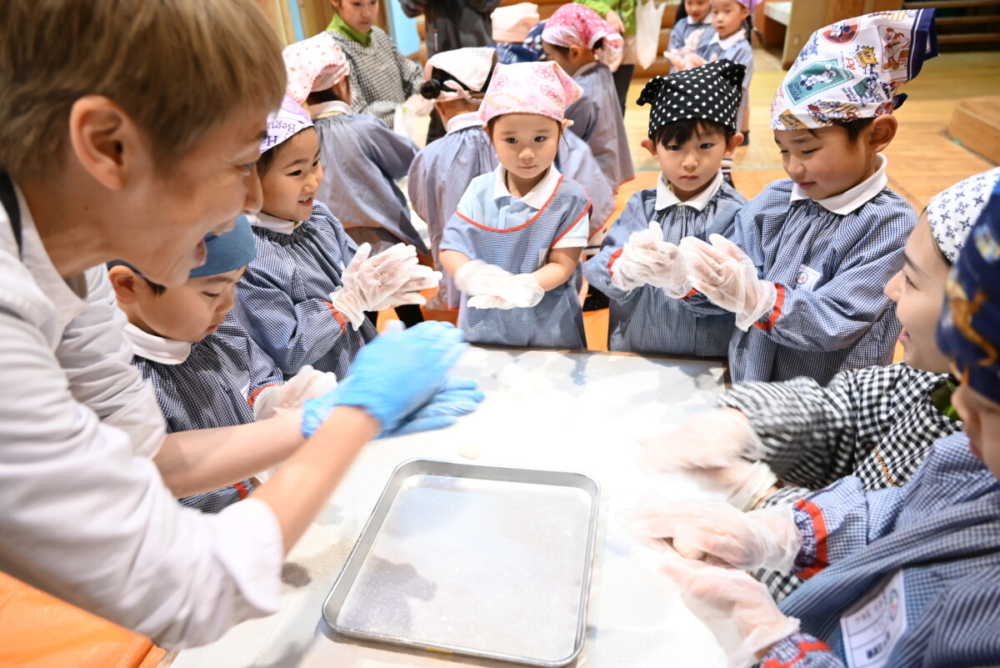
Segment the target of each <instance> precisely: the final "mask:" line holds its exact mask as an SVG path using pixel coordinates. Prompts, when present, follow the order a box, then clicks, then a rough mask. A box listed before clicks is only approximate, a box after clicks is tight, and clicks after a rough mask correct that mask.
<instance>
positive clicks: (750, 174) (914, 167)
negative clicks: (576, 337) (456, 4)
mask: <svg viewBox="0 0 1000 668" xmlns="http://www.w3.org/2000/svg"><path fill="white" fill-rule="evenodd" d="M754 68H755V71H754V78H753V82H752V83H751V85H750V138H751V142H750V145H749V146H746V147H742V148H740V149H738V150H737V154H736V167H735V169H734V172H733V180H734V182H735V184H736V188H737V189H738V190H739V191H740V192H741V193H743V195H745V196H746V197H747V199H752V198H753V197H754V196H756V195H757V194H758V193H759V192H760V191H761V190H763V189H764V187H765V186H766V185H767V184H768V183H770V182H771V181H773V180H775V179H782V178H785V172H784V171H783V170H782V168H781V159H780V156H779V154H778V151H777V149H776V148H775V145H774V139H773V134H772V132H771V130H770V118H769V114H770V105H771V98H772V96H773V95H774V91H775V90H777V88H778V85H779V84H780V83H781V81H782V79H783V78H784V74H785V73H784V71H782V70H781V68H780V64H779V62H778V59H777V57H775V56H774V55H772V54H770V53H768V52H766V51H764V50H761V49H758V50H757V51H756V52H755V57H754ZM646 81H647V80H646V79H635V80H634V81H633V82H632V86H631V89H630V90H629V103H628V107H627V110H626V113H625V126H626V129H627V131H628V134H629V145H630V146H631V147H632V160H633V162H634V164H635V168H636V178H635V180H633V181H631V182H629V183H627V184H625V185H624V186H622V188H621V189H620V191H619V193H618V211H621V210H622V209H624V207H625V203H626V202H627V201H628V199H629V197H631V196H632V194H633V193H635V192H636V191H637V190H641V189H643V188H651V187H654V186H655V185H656V179H657V177H658V176H659V166H658V165H657V163H656V161H655V160H654V159H653V157H652V156H650V155H649V154H648V153H646V151H644V150H643V149H641V148H640V147H639V142H640V141H642V140H643V139H644V138H645V137H646V131H647V125H648V121H649V107H648V106H647V107H639V106H637V105H636V104H635V100H636V99H637V98H638V97H639V92H640V91H641V90H642V87H643V86H644V85H645V83H646ZM903 92H905V93H907V94H908V95H909V99H908V100H907V101H906V104H905V105H903V107H902V108H900V109H899V111H897V112H896V115H897V117H898V118H899V122H900V129H899V132H898V133H897V135H896V139H895V140H894V141H893V143H892V145H891V146H890V147H889V148H888V149H887V150H886V152H885V154H886V157H887V158H888V159H889V168H888V172H889V186H890V187H891V188H892V189H893V190H895V191H896V192H897V193H899V194H900V195H902V196H903V197H905V198H906V199H907V200H909V202H910V203H911V204H912V205H913V207H914V208H915V209H916V210H917V211H921V210H922V209H923V208H924V207H925V206H926V205H927V201H928V200H929V199H930V198H931V197H933V196H934V195H935V194H937V193H938V192H940V191H941V190H943V189H945V188H947V187H948V186H950V185H952V184H954V183H956V182H958V181H960V180H962V179H964V178H966V177H968V176H971V175H973V174H976V173H978V172H981V171H984V170H986V169H989V168H990V167H992V166H994V165H993V164H992V163H990V162H987V161H986V160H985V159H983V158H982V157H980V156H978V155H976V154H975V153H974V152H972V151H971V150H969V148H968V147H965V146H962V145H960V144H958V143H956V142H954V141H952V140H951V139H950V138H948V136H947V135H946V134H945V130H946V128H947V126H948V123H949V121H950V120H951V117H952V113H953V111H954V108H955V105H956V103H957V102H958V101H959V100H960V99H962V98H966V97H978V96H984V95H998V94H1000V52H983V53H960V54H944V55H942V56H939V57H938V58H935V59H933V60H930V61H928V62H926V63H924V66H923V70H922V71H921V73H920V76H919V77H917V79H915V80H914V81H913V82H912V83H910V84H909V85H907V86H906V87H905V88H904V89H903ZM973 148H974V147H973ZM614 218H617V215H616V216H614V217H613V219H614ZM426 315H427V316H428V317H429V318H434V319H448V320H452V321H454V317H455V314H449V313H441V312H437V311H428V312H426ZM384 316H387V317H395V316H394V315H392V312H391V311H389V312H386V313H385V314H384ZM381 320H384V318H382V319H380V324H381ZM584 320H585V325H586V328H587V341H588V342H589V344H590V348H591V349H592V350H606V349H607V345H606V344H607V331H608V312H607V310H604V311H596V312H591V313H585V314H584Z"/></svg>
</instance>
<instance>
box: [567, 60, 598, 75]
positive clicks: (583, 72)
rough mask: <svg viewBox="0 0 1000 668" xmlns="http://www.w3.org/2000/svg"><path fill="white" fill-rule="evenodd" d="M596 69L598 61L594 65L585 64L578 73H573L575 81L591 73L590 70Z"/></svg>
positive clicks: (578, 69) (579, 68) (577, 70)
mask: <svg viewBox="0 0 1000 668" xmlns="http://www.w3.org/2000/svg"><path fill="white" fill-rule="evenodd" d="M595 67H597V61H596V60H595V61H594V62H592V63H585V64H583V65H580V67H578V68H576V72H573V78H574V79H575V78H577V77H578V76H582V75H584V74H586V73H587V72H589V71H590V70H592V69H594V68H595Z"/></svg>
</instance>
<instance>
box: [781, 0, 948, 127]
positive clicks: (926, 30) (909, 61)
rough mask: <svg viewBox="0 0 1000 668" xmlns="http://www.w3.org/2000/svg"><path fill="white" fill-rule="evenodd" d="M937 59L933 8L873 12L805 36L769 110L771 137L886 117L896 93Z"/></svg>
mask: <svg viewBox="0 0 1000 668" xmlns="http://www.w3.org/2000/svg"><path fill="white" fill-rule="evenodd" d="M936 55H938V50H937V32H936V29H935V26H934V10H933V9H911V10H898V11H891V12H876V13H874V14H867V15H866V16H860V17H858V18H853V19H847V20H846V21H841V22H840V23H834V24H833V25H831V26H827V27H826V28H822V29H820V30H817V31H816V32H814V33H813V35H812V37H810V38H809V41H808V42H806V45H805V46H804V47H803V48H802V52H801V53H799V57H798V58H797V59H796V61H795V63H794V64H793V65H792V67H791V69H789V71H788V74H787V75H785V80H784V81H783V82H782V83H781V86H779V87H778V92H777V94H776V95H775V97H774V101H773V102H772V103H771V129H772V130H806V129H816V128H825V127H829V126H831V125H842V124H844V123H849V122H851V121H856V120H859V119H862V118H874V117H876V116H881V115H883V114H891V113H892V112H893V111H894V110H895V109H897V108H898V107H899V106H900V105H901V104H902V103H903V100H904V99H906V96H905V95H901V94H897V93H896V89H897V88H899V87H900V86H902V85H903V84H905V83H906V82H907V81H909V80H911V79H913V78H914V77H916V76H917V74H919V73H920V68H921V66H922V65H923V63H924V61H925V60H927V59H929V58H933V57H935V56H936Z"/></svg>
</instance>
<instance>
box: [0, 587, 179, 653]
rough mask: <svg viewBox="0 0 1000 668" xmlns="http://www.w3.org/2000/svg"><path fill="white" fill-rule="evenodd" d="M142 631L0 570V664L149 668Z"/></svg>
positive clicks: (147, 644)
mask: <svg viewBox="0 0 1000 668" xmlns="http://www.w3.org/2000/svg"><path fill="white" fill-rule="evenodd" d="M164 654H165V652H164V651H163V650H162V649H160V648H159V647H156V646H155V645H153V643H152V642H151V641H150V640H149V639H148V638H144V637H143V636H140V635H136V634H135V633H132V632H131V631H127V630H125V629H123V628H121V627H120V626H116V625H115V624H112V623H111V622H108V621H105V620H104V619H101V618H100V617H96V616H94V615H92V614H90V613H89V612H84V611H83V610H80V609H79V608H75V607H73V606H72V605H69V604H68V603H64V602H63V601H60V600H59V599H57V598H54V597H52V596H49V595H48V594H44V593H42V592H40V591H38V590H37V589H34V588H33V587H29V586H28V585H26V584H24V583H23V582H21V581H20V580H15V579H14V578H12V577H10V576H9V575H6V574H4V573H0V668H14V667H16V668H55V667H57V666H58V667H63V666H73V667H74V668H155V667H156V666H157V664H159V662H160V660H161V659H162V658H163V656H164Z"/></svg>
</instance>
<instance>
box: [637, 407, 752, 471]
mask: <svg viewBox="0 0 1000 668" xmlns="http://www.w3.org/2000/svg"><path fill="white" fill-rule="evenodd" d="M638 442H639V449H638V456H639V460H640V462H642V463H643V464H644V465H645V466H647V467H648V468H650V469H652V470H654V471H659V472H661V473H673V472H675V471H688V470H691V469H696V468H702V469H711V468H718V467H721V466H729V465H730V464H732V463H733V462H734V461H736V460H738V459H740V458H741V457H743V458H746V459H749V460H752V461H753V460H757V459H760V458H761V457H762V456H763V455H764V446H763V444H762V443H761V442H760V438H758V437H757V434H756V433H755V432H754V430H753V427H752V426H750V420H748V419H747V417H746V416H745V415H744V414H743V413H742V412H740V411H738V410H736V409H733V408H716V409H714V410H711V411H706V412H702V413H696V414H695V415H693V416H692V417H690V418H688V419H687V421H685V422H684V423H683V424H681V425H680V426H679V427H675V428H673V429H668V430H666V431H663V432H660V433H658V434H654V435H651V436H646V437H644V438H640V439H638Z"/></svg>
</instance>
